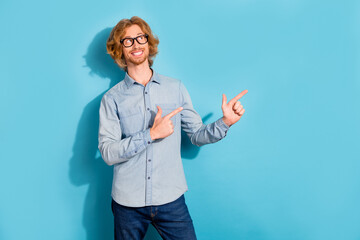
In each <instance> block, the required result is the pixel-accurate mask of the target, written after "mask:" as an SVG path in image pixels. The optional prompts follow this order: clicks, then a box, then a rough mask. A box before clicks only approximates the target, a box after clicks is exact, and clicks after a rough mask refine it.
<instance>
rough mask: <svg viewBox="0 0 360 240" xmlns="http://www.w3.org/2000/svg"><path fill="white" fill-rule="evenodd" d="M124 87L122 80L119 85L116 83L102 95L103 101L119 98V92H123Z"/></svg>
mask: <svg viewBox="0 0 360 240" xmlns="http://www.w3.org/2000/svg"><path fill="white" fill-rule="evenodd" d="M124 87H125V81H124V80H122V81H120V82H119V83H117V84H116V85H115V86H113V87H112V88H110V89H109V90H107V91H106V92H105V93H104V95H103V97H102V98H103V99H115V98H116V96H119V94H120V93H121V92H123V89H124Z"/></svg>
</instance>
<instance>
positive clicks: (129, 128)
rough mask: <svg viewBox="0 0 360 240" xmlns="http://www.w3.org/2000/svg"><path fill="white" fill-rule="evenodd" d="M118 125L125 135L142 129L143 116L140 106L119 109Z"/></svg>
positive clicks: (127, 135) (130, 134)
mask: <svg viewBox="0 0 360 240" xmlns="http://www.w3.org/2000/svg"><path fill="white" fill-rule="evenodd" d="M119 116H120V127H121V130H122V134H123V135H124V136H125V137H129V136H132V135H133V134H135V133H137V132H140V131H142V130H143V125H144V116H143V113H142V111H141V109H140V108H133V109H126V110H121V111H119Z"/></svg>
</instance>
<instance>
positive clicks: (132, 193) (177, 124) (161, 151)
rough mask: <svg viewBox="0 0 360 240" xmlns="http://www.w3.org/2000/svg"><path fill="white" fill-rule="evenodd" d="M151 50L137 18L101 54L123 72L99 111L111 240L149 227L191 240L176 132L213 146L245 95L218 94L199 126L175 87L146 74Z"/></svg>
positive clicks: (151, 40) (149, 36)
mask: <svg viewBox="0 0 360 240" xmlns="http://www.w3.org/2000/svg"><path fill="white" fill-rule="evenodd" d="M158 44H159V40H158V39H157V38H156V37H155V36H154V35H153V33H152V31H151V29H150V27H149V25H148V24H147V23H146V22H145V21H144V20H142V19H141V18H139V17H132V18H131V19H123V20H121V21H120V22H119V23H118V24H117V25H116V26H115V27H114V28H113V30H112V31H111V33H110V36H109V39H108V41H107V51H108V53H109V54H110V56H111V57H112V58H113V59H114V61H115V62H116V63H117V64H118V65H119V66H120V67H121V68H123V69H124V70H125V71H126V75H125V78H124V80H123V81H121V82H119V83H118V84H117V85H115V86H114V87H113V88H111V89H110V90H109V91H108V92H106V93H105V94H104V96H103V98H102V100H101V106H100V111H99V114H100V125H99V150H100V152H101V155H102V157H103V159H104V161H105V162H106V163H107V164H108V165H114V175H113V185H112V194H111V195H112V198H113V200H112V211H113V214H114V227H115V239H125V240H129V239H142V238H143V237H144V235H145V233H146V230H147V227H148V226H149V224H150V223H151V224H152V225H153V226H154V227H155V228H156V229H157V231H158V232H159V234H160V235H161V237H162V238H163V239H186V240H190V239H196V236H195V231H194V227H193V223H192V219H191V217H190V215H189V212H188V209H187V206H186V204H185V199H184V196H183V194H184V193H185V192H186V191H187V189H188V188H187V184H186V180H185V176H184V171H183V166H182V161H181V156H180V143H181V139H180V138H181V129H183V130H184V131H185V132H186V134H187V135H188V136H189V138H190V140H191V142H192V143H193V144H195V145H197V146H201V145H204V144H208V143H214V142H217V141H219V140H220V139H222V138H224V137H225V135H226V133H227V131H228V129H229V127H230V126H231V125H233V124H234V123H236V122H237V121H238V120H239V119H240V118H241V116H242V115H243V114H244V112H245V109H244V108H243V106H242V105H241V104H240V102H239V101H238V100H239V99H240V98H241V97H242V96H243V95H244V94H246V93H247V90H244V91H243V92H241V93H240V94H239V95H237V96H236V97H235V98H234V99H232V100H231V101H229V102H227V99H226V96H225V95H223V101H222V111H223V117H221V118H219V119H218V120H217V121H215V122H213V123H211V124H208V125H205V124H203V123H202V120H201V117H200V116H199V114H198V113H197V112H196V111H195V110H194V108H193V106H192V103H191V99H190V96H189V93H188V92H187V90H186V88H185V86H184V85H183V83H182V82H181V81H179V80H176V79H173V78H169V77H165V76H163V75H160V74H158V73H157V72H155V71H154V70H153V69H152V68H151V66H152V64H153V59H154V57H155V56H156V54H157V46H158Z"/></svg>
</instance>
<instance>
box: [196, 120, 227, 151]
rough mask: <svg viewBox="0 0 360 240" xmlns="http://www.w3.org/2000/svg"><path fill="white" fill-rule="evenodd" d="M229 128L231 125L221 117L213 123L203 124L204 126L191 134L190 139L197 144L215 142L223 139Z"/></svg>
mask: <svg viewBox="0 0 360 240" xmlns="http://www.w3.org/2000/svg"><path fill="white" fill-rule="evenodd" d="M228 130H229V126H227V125H226V124H225V123H224V121H223V119H222V118H220V119H218V120H217V121H215V122H213V123H210V124H202V126H201V127H200V128H199V129H198V130H197V131H196V132H194V133H193V134H192V135H191V136H190V141H191V143H192V144H194V145H196V146H203V145H205V144H209V143H215V142H217V141H219V140H221V139H223V138H224V137H225V136H226V133H227V131H228Z"/></svg>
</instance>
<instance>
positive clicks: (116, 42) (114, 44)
mask: <svg viewBox="0 0 360 240" xmlns="http://www.w3.org/2000/svg"><path fill="white" fill-rule="evenodd" d="M134 24H136V25H138V26H139V27H140V28H141V30H142V31H143V32H144V33H145V34H147V35H148V44H149V59H148V60H149V66H150V67H151V66H152V64H153V62H154V58H155V56H156V54H157V53H158V44H159V39H158V38H157V37H156V36H155V35H154V34H153V33H152V31H151V28H150V26H149V25H148V24H147V23H146V22H145V21H144V20H143V19H141V18H139V17H137V16H133V17H132V18H130V19H127V18H124V19H122V20H120V22H118V24H116V26H115V27H114V28H113V29H112V30H111V33H110V36H109V38H108V40H107V42H106V50H107V53H108V54H110V56H111V58H112V59H114V61H115V63H117V64H118V65H119V66H120V67H121V68H122V69H124V70H125V71H126V70H127V64H126V61H125V58H124V55H123V51H122V44H121V43H120V40H121V39H122V38H123V37H124V35H125V32H126V29H127V28H128V27H130V26H132V25H134Z"/></svg>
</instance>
